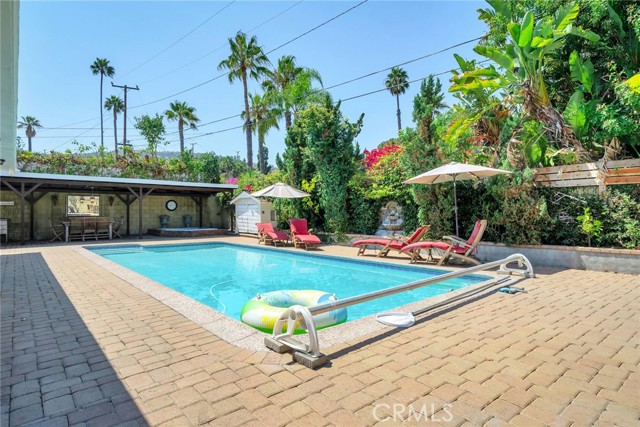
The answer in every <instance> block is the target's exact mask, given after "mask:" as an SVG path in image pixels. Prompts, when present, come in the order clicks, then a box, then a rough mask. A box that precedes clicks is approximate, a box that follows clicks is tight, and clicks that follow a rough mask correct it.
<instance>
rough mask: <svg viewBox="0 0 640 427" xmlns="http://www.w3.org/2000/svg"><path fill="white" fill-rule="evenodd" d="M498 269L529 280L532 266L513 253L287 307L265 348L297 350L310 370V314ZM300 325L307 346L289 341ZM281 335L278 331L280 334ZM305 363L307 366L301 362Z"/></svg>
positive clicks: (314, 346) (313, 335)
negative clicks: (309, 304)
mask: <svg viewBox="0 0 640 427" xmlns="http://www.w3.org/2000/svg"><path fill="white" fill-rule="evenodd" d="M512 262H517V263H518V265H519V266H522V265H524V266H525V267H526V269H524V270H522V269H517V268H510V267H507V265H508V264H510V263H512ZM494 267H500V268H499V269H498V274H512V273H513V274H518V275H521V276H523V277H526V278H532V277H535V276H534V272H533V266H532V265H531V263H530V262H529V260H528V259H527V257H525V256H524V255H522V254H513V255H510V256H508V257H507V258H504V259H501V260H498V261H491V262H488V263H485V264H480V265H476V266H473V267H469V268H465V269H462V270H459V271H452V272H449V273H445V274H442V275H438V276H435V277H431V278H429V279H424V280H417V281H414V282H410V283H405V284H403V285H398V286H395V287H393V288H387V289H382V290H379V291H373V292H368V293H366V294H362V295H356V296H353V297H349V298H345V299H341V300H335V301H329V302H326V303H324V304H320V305H316V306H314V307H308V308H307V307H303V306H299V305H294V306H292V307H289V308H288V309H287V310H286V311H285V312H284V313H282V315H281V316H280V318H279V319H278V320H277V322H276V324H275V325H274V328H273V336H272V337H268V338H265V344H266V345H267V347H269V348H271V349H274V350H276V351H282V352H284V351H290V350H297V351H298V352H300V353H302V358H303V359H305V360H303V363H304V362H305V361H307V362H309V360H310V362H309V364H310V365H311V366H312V367H314V366H315V365H318V364H319V363H316V362H317V361H318V360H319V358H321V354H320V345H319V341H318V335H317V330H316V327H315V323H314V321H313V317H312V316H313V315H316V314H321V313H326V312H328V311H333V310H336V309H339V308H343V307H348V306H351V305H355V304H359V303H362V302H366V301H371V300H374V299H378V298H382V297H386V296H388V295H393V294H397V293H400V292H405V291H410V290H413V289H417V288H421V287H424V286H428V285H433V284H436V283H440V282H443V281H445V280H449V279H454V278H456V277H461V276H466V275H468V274H471V273H475V272H477V271H483V270H488V269H490V268H494ZM298 322H299V323H300V325H301V326H303V327H305V328H306V331H307V333H308V334H309V342H310V343H309V344H305V343H302V342H300V341H298V340H296V339H294V338H293V332H294V330H295V329H296V323H298ZM283 330H284V331H285V332H282V331H283ZM305 364H307V363H305Z"/></svg>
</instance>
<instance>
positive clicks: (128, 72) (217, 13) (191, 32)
mask: <svg viewBox="0 0 640 427" xmlns="http://www.w3.org/2000/svg"><path fill="white" fill-rule="evenodd" d="M236 1H237V0H232V1H231V2H229V3H227V4H226V5H225V6H224V7H223V8H222V9H219V10H218V11H217V12H216V13H214V14H213V15H211V16H209V17H208V18H207V19H205V20H204V21H202V23H200V24H199V25H197V26H196V27H195V28H194V29H192V30H191V31H189V32H188V33H187V34H185V35H184V36H182V37H180V38H179V39H178V40H176V41H175V42H173V43H171V44H170V45H169V46H167V47H166V48H164V49H162V50H161V51H160V52H158V53H156V54H155V55H153V56H152V57H151V58H149V59H147V60H146V61H144V62H143V63H142V64H140V65H138V66H137V67H135V68H134V69H132V70H129V71H127V72H126V73H125V74H123V75H122V76H120V78H123V77H125V76H128V75H129V74H131V73H133V72H134V71H136V70H139V69H140V68H142V67H143V66H144V65H146V64H148V63H149V62H151V61H153V60H154V59H156V58H157V57H158V56H160V55H162V54H163V53H165V52H166V51H168V50H169V49H171V48H172V47H174V46H175V45H177V44H178V43H180V42H181V41H182V40H184V39H186V38H187V37H189V36H190V35H191V34H193V33H194V32H195V31H196V30H197V29H198V28H200V27H202V26H203V25H204V24H206V23H207V22H209V21H211V20H212V19H213V18H215V17H216V16H218V15H219V14H220V13H222V11H224V10H225V9H226V8H228V7H229V6H231V5H232V4H233V3H235V2H236Z"/></svg>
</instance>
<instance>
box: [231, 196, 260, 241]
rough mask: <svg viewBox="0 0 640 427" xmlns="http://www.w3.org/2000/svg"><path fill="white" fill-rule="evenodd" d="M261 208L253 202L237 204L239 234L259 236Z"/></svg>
mask: <svg viewBox="0 0 640 427" xmlns="http://www.w3.org/2000/svg"><path fill="white" fill-rule="evenodd" d="M258 208H259V206H258V205H257V204H256V203H255V202H253V201H251V200H247V201H239V202H238V203H237V204H236V226H237V230H238V232H239V233H253V234H258V228H257V227H256V223H258V222H260V213H259V212H258Z"/></svg>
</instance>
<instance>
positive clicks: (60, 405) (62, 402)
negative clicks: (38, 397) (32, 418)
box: [43, 394, 76, 417]
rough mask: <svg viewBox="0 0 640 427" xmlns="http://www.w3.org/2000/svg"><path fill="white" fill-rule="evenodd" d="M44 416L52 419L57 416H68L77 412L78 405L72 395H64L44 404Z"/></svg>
mask: <svg viewBox="0 0 640 427" xmlns="http://www.w3.org/2000/svg"><path fill="white" fill-rule="evenodd" d="M43 407H44V415H45V416H46V417H50V416H52V415H57V414H68V413H70V412H72V411H73V410H75V408H76V404H75V402H74V401H73V397H71V395H68V394H67V395H64V396H60V397H56V398H55V399H49V400H47V401H45V402H44V404H43Z"/></svg>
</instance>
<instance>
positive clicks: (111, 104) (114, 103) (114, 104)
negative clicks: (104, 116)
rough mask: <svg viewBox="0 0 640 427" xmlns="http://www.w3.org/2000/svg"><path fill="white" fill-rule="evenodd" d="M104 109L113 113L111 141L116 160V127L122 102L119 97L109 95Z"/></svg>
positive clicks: (121, 109) (122, 105)
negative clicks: (112, 140) (112, 141)
mask: <svg viewBox="0 0 640 427" xmlns="http://www.w3.org/2000/svg"><path fill="white" fill-rule="evenodd" d="M104 108H106V109H107V111H113V139H114V141H115V145H114V149H115V151H114V153H115V155H116V158H117V157H118V126H117V122H118V113H121V112H122V111H124V102H123V101H122V99H120V97H118V96H115V95H111V96H110V97H109V98H107V100H106V101H105V102H104Z"/></svg>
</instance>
